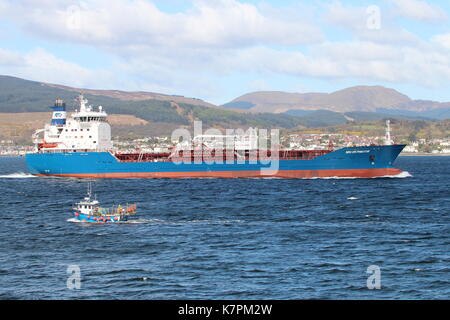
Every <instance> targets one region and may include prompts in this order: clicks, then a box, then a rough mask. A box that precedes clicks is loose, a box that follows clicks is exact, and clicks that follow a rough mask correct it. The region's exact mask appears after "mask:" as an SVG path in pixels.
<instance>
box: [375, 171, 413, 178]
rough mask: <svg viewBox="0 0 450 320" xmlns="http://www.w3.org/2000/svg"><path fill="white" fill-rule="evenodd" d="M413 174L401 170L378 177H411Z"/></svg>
mask: <svg viewBox="0 0 450 320" xmlns="http://www.w3.org/2000/svg"><path fill="white" fill-rule="evenodd" d="M412 176H413V175H412V174H410V173H409V172H408V171H402V172H400V173H399V174H394V175H387V176H382V177H379V178H411V177H412Z"/></svg>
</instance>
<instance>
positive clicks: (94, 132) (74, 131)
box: [33, 95, 112, 152]
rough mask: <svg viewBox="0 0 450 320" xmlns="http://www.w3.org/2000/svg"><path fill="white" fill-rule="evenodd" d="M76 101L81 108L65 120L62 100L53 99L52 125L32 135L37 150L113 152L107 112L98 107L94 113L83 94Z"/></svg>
mask: <svg viewBox="0 0 450 320" xmlns="http://www.w3.org/2000/svg"><path fill="white" fill-rule="evenodd" d="M77 101H78V102H79V104H80V109H79V110H75V112H74V113H72V115H71V117H70V118H67V119H66V112H65V104H64V103H63V102H62V100H56V103H55V106H54V107H52V108H53V110H54V111H53V117H52V122H51V124H47V125H46V126H45V128H44V129H40V130H37V131H36V132H35V133H34V135H33V142H34V143H35V145H36V151H39V152H80V151H81V152H82V151H86V152H87V151H100V150H101V151H106V150H110V149H112V142H111V126H110V125H109V123H108V122H107V114H106V112H105V111H104V110H103V108H102V107H101V106H99V107H98V109H97V110H94V108H93V107H92V106H91V105H88V104H87V103H88V100H87V99H85V98H84V97H83V95H80V96H79V97H78V98H77ZM42 134H43V137H42Z"/></svg>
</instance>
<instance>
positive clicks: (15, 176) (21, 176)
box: [0, 172, 36, 179]
mask: <svg viewBox="0 0 450 320" xmlns="http://www.w3.org/2000/svg"><path fill="white" fill-rule="evenodd" d="M25 178H36V177H35V176H33V175H32V174H29V173H25V172H15V173H11V174H5V175H0V179H25Z"/></svg>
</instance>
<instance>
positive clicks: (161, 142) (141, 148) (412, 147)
mask: <svg viewBox="0 0 450 320" xmlns="http://www.w3.org/2000/svg"><path fill="white" fill-rule="evenodd" d="M384 139H385V137H384V136H359V135H354V134H344V133H339V134H326V133H318V132H314V131H309V132H308V131H307V132H302V133H296V134H285V135H282V136H281V137H280V144H281V146H282V148H284V149H288V150H314V149H322V150H324V149H339V148H343V147H349V146H364V145H373V144H383V143H384ZM242 140H245V136H242ZM393 140H394V142H395V143H405V144H407V146H406V147H405V149H404V150H403V152H402V154H401V155H449V154H450V138H448V139H418V140H417V141H397V140H396V138H395V137H393ZM175 144H176V141H171V139H170V137H168V136H160V137H159V136H154V137H145V138H136V139H123V138H119V137H116V138H115V139H114V140H113V145H114V148H115V149H116V150H117V151H118V152H122V153H127V152H136V151H137V152H145V153H161V152H169V151H170V150H171V149H172V148H173V147H174V145H175ZM33 150H34V146H33V145H32V144H31V143H30V144H17V143H15V142H14V141H13V140H0V156H23V155H25V154H26V153H28V152H33Z"/></svg>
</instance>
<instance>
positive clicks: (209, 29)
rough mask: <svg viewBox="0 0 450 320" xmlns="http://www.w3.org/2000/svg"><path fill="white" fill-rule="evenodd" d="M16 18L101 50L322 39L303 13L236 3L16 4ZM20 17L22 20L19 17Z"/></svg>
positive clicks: (118, 0) (105, 0) (32, 28)
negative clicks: (173, 8) (175, 7)
mask: <svg viewBox="0 0 450 320" xmlns="http://www.w3.org/2000/svg"><path fill="white" fill-rule="evenodd" d="M9 8H10V10H9V12H10V14H11V15H12V16H15V17H16V20H17V21H22V22H23V24H24V27H25V28H26V29H27V30H28V31H29V32H33V33H35V34H38V35H41V36H44V37H49V36H51V37H54V38H58V39H62V40H69V41H77V42H82V43H89V44H93V45H96V46H136V45H141V46H142V45H145V46H156V45H157V46H166V47H187V48H192V47H225V48H227V47H236V46H239V47H241V46H252V45H255V44H266V45H299V44H305V43H312V42H316V41H319V40H322V38H323V37H322V34H321V32H320V29H319V28H317V27H315V26H314V25H313V24H312V23H310V22H308V21H305V18H304V17H302V16H301V14H300V13H299V14H296V15H293V16H292V17H290V18H289V19H286V18H284V19H283V18H282V17H279V16H277V15H276V10H275V9H271V8H270V7H268V6H264V9H259V8H258V7H257V6H255V5H252V4H247V3H241V2H238V1H236V0H217V1H207V0H197V1H195V2H194V7H193V9H191V10H189V11H186V12H183V13H173V14H168V13H165V12H163V11H161V10H159V9H158V8H157V7H156V6H155V5H154V4H153V3H151V2H149V1H144V0H127V1H123V0H98V1H95V2H89V3H84V2H82V3H80V4H79V5H78V6H74V5H69V3H68V2H66V1H64V2H62V3H58V2H56V3H52V2H46V3H44V4H43V5H42V4H40V5H39V6H36V5H35V6H33V5H30V4H29V3H28V2H26V3H24V2H23V1H22V2H19V3H16V2H10V6H9ZM19 17H20V18H19Z"/></svg>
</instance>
